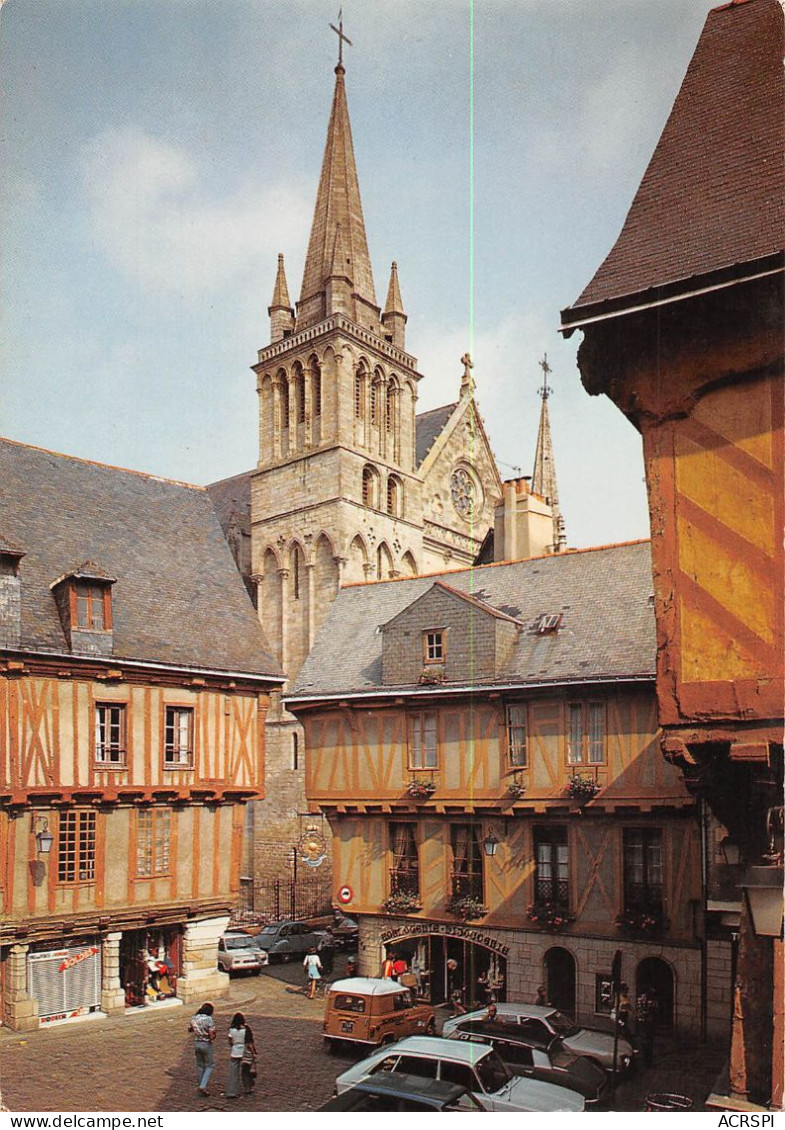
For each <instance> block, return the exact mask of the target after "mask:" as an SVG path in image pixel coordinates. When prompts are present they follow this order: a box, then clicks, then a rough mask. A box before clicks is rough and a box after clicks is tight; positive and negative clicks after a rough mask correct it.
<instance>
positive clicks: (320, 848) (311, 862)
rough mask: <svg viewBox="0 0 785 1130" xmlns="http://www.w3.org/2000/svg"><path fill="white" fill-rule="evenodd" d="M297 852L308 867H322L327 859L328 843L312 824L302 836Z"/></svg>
mask: <svg viewBox="0 0 785 1130" xmlns="http://www.w3.org/2000/svg"><path fill="white" fill-rule="evenodd" d="M297 852H298V854H299V856H300V859H301V860H302V862H303V863H305V864H307V866H308V867H321V865H322V864H323V863H324V861H325V859H326V858H327V841H326V840H325V838H324V836H323V835H322V833H321V832H320V831H319V829H318V828H317V827H316V826H315V825H314V824H310V825H309V826H308V827H307V828H306V829H305V831H304V832H303V834H302V835H301V836H300V840H299V843H298V844H297Z"/></svg>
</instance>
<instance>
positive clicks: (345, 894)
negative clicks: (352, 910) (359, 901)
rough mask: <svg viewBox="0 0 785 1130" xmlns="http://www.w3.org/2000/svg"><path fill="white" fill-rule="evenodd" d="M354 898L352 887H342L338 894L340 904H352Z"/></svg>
mask: <svg viewBox="0 0 785 1130" xmlns="http://www.w3.org/2000/svg"><path fill="white" fill-rule="evenodd" d="M353 898H354V891H353V890H352V888H351V887H341V889H340V891H339V892H338V902H343V903H347V902H351V901H352V899H353Z"/></svg>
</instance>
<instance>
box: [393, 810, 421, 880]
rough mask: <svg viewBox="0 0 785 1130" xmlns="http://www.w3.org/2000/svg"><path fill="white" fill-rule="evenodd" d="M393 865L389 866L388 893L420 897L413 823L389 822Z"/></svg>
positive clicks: (418, 865)
mask: <svg viewBox="0 0 785 1130" xmlns="http://www.w3.org/2000/svg"><path fill="white" fill-rule="evenodd" d="M390 846H391V848H392V856H393V865H392V867H391V868H390V893H391V894H393V895H397V894H407V895H414V896H415V897H416V898H419V897H420V862H419V858H418V855H417V841H416V839H415V835H414V825H413V824H390Z"/></svg>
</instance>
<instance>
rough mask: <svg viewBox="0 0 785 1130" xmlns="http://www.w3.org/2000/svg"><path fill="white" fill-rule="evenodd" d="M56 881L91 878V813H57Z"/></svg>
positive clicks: (89, 879) (92, 874)
mask: <svg viewBox="0 0 785 1130" xmlns="http://www.w3.org/2000/svg"><path fill="white" fill-rule="evenodd" d="M57 879H58V882H60V883H92V882H94V881H95V813H94V812H61V813H60V820H59V838H58V843H57Z"/></svg>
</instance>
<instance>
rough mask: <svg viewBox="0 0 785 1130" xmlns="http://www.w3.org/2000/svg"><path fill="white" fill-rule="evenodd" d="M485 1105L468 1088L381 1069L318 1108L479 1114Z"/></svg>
mask: <svg viewBox="0 0 785 1130" xmlns="http://www.w3.org/2000/svg"><path fill="white" fill-rule="evenodd" d="M483 1109H484V1108H483V1107H481V1106H480V1104H479V1103H478V1102H477V1100H476V1099H475V1097H474V1095H472V1094H471V1093H470V1092H469V1091H467V1090H466V1088H465V1087H461V1086H459V1085H458V1084H457V1083H445V1082H442V1081H441V1080H440V1079H423V1078H422V1077H421V1076H419V1075H406V1074H404V1072H402V1071H396V1072H388V1071H380V1072H379V1073H378V1074H376V1075H372V1076H371V1077H370V1078H368V1079H363V1080H362V1081H361V1082H359V1083H356V1084H355V1085H354V1086H353V1087H350V1088H349V1090H348V1091H344V1093H343V1094H342V1095H335V1096H334V1097H333V1098H331V1099H330V1100H329V1101H328V1102H326V1103H325V1104H324V1106H321V1107H319V1110H341V1111H347V1112H348V1111H351V1112H352V1113H354V1112H359V1111H363V1110H367V1111H376V1110H378V1111H388V1110H394V1111H401V1110H409V1111H419V1112H420V1113H427V1112H430V1111H434V1110H437V1111H451V1110H459V1111H463V1112H474V1113H478V1114H479V1113H480V1112H482V1110H483Z"/></svg>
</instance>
